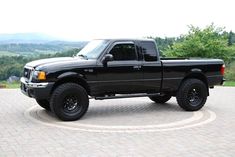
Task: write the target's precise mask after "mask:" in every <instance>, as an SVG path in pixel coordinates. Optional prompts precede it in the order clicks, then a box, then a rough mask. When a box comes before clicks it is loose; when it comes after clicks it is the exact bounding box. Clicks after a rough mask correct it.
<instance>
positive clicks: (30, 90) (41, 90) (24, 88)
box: [20, 77, 54, 99]
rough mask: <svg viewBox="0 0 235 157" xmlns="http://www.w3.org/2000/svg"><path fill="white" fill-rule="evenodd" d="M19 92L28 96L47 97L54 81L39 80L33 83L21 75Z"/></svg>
mask: <svg viewBox="0 0 235 157" xmlns="http://www.w3.org/2000/svg"><path fill="white" fill-rule="evenodd" d="M20 82H21V86H20V88H21V92H22V93H23V94H25V95H26V96H28V97H32V98H35V99H48V98H50V93H51V90H52V87H53V85H54V83H52V82H41V83H33V82H29V81H28V79H27V78H25V77H21V79H20Z"/></svg>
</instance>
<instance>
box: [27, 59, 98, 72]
mask: <svg viewBox="0 0 235 157" xmlns="http://www.w3.org/2000/svg"><path fill="white" fill-rule="evenodd" d="M95 62H96V61H95V60H85V59H81V58H79V57H58V58H49V59H40V60H35V61H32V62H29V63H27V64H26V67H31V68H34V69H36V70H46V71H47V70H52V69H53V70H56V69H61V70H62V69H66V68H72V67H78V66H88V65H91V64H94V63H95Z"/></svg>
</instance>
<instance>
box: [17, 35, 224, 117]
mask: <svg viewBox="0 0 235 157" xmlns="http://www.w3.org/2000/svg"><path fill="white" fill-rule="evenodd" d="M224 68H225V67H224V62H223V61H222V60H220V59H197V60H196V59H169V58H168V59H167V58H165V59H164V58H160V56H159V52H158V49H157V47H156V43H155V41H154V40H149V39H144V40H135V39H133V40H132V39H130V40H129V39H124V40H122V39H119V40H117V39H116V40H114V39H105V40H94V41H91V42H89V43H88V44H87V45H86V46H85V47H84V48H83V49H82V50H81V51H80V52H79V53H78V54H77V56H74V57H64V58H51V59H43V60H36V61H33V62H30V63H27V64H26V65H25V67H24V72H23V77H22V78H21V91H22V92H23V93H24V94H26V95H27V96H29V97H33V98H35V99H36V101H37V103H38V104H39V105H40V106H41V107H43V108H45V109H46V110H51V111H52V112H54V113H55V114H56V116H57V117H58V118H60V119H61V120H77V119H79V118H81V117H82V116H83V115H84V114H85V113H86V111H87V109H88V106H89V98H95V99H99V100H102V99H114V98H127V97H141V96H148V97H149V98H150V99H151V100H152V101H154V102H156V103H165V102H167V101H168V100H169V99H170V98H171V97H172V96H176V98H177V102H178V104H179V106H180V107H182V108H183V109H184V110H186V111H196V110H199V109H201V108H202V107H203V106H204V104H205V102H206V99H207V96H209V88H212V87H214V85H218V84H222V83H223V81H224V79H223V75H224ZM127 103H128V102H127Z"/></svg>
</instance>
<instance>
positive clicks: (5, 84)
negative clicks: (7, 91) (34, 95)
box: [0, 81, 20, 88]
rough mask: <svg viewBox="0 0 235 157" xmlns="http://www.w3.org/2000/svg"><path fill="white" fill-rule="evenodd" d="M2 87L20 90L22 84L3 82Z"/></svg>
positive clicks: (0, 83) (0, 84)
mask: <svg viewBox="0 0 235 157" xmlns="http://www.w3.org/2000/svg"><path fill="white" fill-rule="evenodd" d="M0 86H1V87H3V88H20V83H19V82H15V83H7V82H6V81H1V82H0Z"/></svg>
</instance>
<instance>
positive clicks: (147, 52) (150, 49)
mask: <svg viewBox="0 0 235 157" xmlns="http://www.w3.org/2000/svg"><path fill="white" fill-rule="evenodd" d="M141 45H142V53H143V55H144V60H145V61H147V62H151V61H157V51H156V45H155V44H154V42H148V41H143V42H141Z"/></svg>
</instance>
